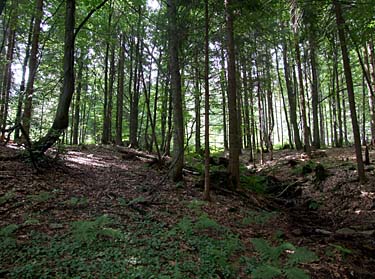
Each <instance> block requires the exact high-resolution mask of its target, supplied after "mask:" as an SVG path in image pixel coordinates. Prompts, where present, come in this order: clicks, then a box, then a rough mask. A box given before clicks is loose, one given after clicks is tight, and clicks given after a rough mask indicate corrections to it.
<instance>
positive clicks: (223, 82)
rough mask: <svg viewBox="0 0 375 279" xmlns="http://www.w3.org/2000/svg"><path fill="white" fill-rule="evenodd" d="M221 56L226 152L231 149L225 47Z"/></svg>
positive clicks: (222, 48)
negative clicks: (228, 125)
mask: <svg viewBox="0 0 375 279" xmlns="http://www.w3.org/2000/svg"><path fill="white" fill-rule="evenodd" d="M220 54H221V59H220V62H221V71H220V85H221V99H222V114H223V138H224V150H225V151H226V150H228V149H229V144H228V129H227V96H226V95H227V84H226V80H227V77H226V69H225V56H224V46H222V47H221V49H220Z"/></svg>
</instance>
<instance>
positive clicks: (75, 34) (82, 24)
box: [74, 0, 108, 39]
mask: <svg viewBox="0 0 375 279" xmlns="http://www.w3.org/2000/svg"><path fill="white" fill-rule="evenodd" d="M107 2H108V0H104V1H103V2H102V3H100V4H99V5H98V6H96V7H95V8H93V9H92V10H91V11H90V12H89V13H88V14H87V16H86V17H85V18H84V20H82V22H81V23H80V24H79V25H78V27H77V29H76V32H75V33H74V39H75V38H76V37H77V34H78V32H79V31H80V30H81V29H82V27H83V26H84V25H85V24H86V22H87V21H88V20H89V19H90V17H91V16H92V15H93V13H95V12H96V11H98V10H100V9H101V8H102V7H103V6H104V5H105V4H106V3H107Z"/></svg>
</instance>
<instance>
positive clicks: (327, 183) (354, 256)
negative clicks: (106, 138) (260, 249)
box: [0, 145, 375, 278]
mask: <svg viewBox="0 0 375 279" xmlns="http://www.w3.org/2000/svg"><path fill="white" fill-rule="evenodd" d="M19 152H20V150H18V149H17V148H16V146H13V145H8V146H7V147H3V146H2V147H0V197H4V196H5V195H6V194H7V193H9V192H12V193H13V196H12V197H11V198H10V199H9V200H7V201H5V202H3V203H0V216H1V217H0V228H1V227H4V226H6V225H8V224H22V223H24V222H25V220H26V219H27V218H30V216H32V215H36V214H37V215H38V219H39V221H40V223H39V224H38V225H30V226H29V227H24V228H23V229H22V230H20V231H18V232H17V237H18V239H19V241H22V240H24V239H25V238H27V230H29V229H30V227H32V226H34V227H33V229H37V230H40V231H43V232H44V233H47V234H50V235H52V234H55V233H56V231H59V230H63V229H64V226H65V225H64V224H68V223H69V222H72V221H75V220H81V219H83V218H87V219H89V218H91V217H92V216H99V215H102V214H109V215H116V216H119V218H122V219H123V222H129V221H130V219H129V218H128V215H127V214H124V212H123V208H122V207H120V206H119V204H118V198H119V197H125V198H126V200H136V199H137V198H139V197H142V200H140V202H136V203H134V204H133V205H132V207H131V208H129V210H132V211H136V212H139V213H141V214H144V213H147V212H152V213H153V218H154V219H155V220H159V221H160V222H164V223H167V224H170V225H171V226H172V224H174V223H176V221H177V220H179V219H181V218H182V217H184V216H186V215H189V214H190V213H191V212H190V209H189V208H187V207H186V202H188V201H192V200H199V199H201V197H202V189H201V188H200V187H197V186H196V185H197V180H199V179H200V178H199V176H197V175H194V174H191V173H186V174H185V177H184V182H183V183H179V184H177V185H176V184H175V183H172V182H170V181H169V180H168V179H167V175H168V168H167V167H163V168H158V167H156V166H150V165H149V163H148V160H147V159H145V158H141V157H137V156H135V157H132V158H129V157H128V158H126V157H124V156H123V154H122V153H120V152H119V151H118V150H116V149H115V148H113V147H109V146H107V147H101V146H83V147H71V148H67V150H66V151H65V153H64V154H62V155H59V156H58V159H54V158H55V155H56V154H54V152H51V154H50V155H49V156H50V157H51V159H50V160H49V161H48V163H43V164H42V165H41V166H40V169H39V171H36V170H35V168H34V167H33V166H32V164H30V162H27V161H25V160H24V159H22V158H21V157H20V156H17V154H19ZM22 152H25V151H22ZM268 157H269V154H265V158H266V163H265V164H264V165H262V166H261V165H259V164H256V166H255V167H254V165H253V163H248V162H247V153H246V152H244V154H243V155H242V158H241V160H242V162H243V164H244V165H245V166H246V168H245V170H244V175H245V176H249V177H250V176H254V175H256V176H262V177H267V181H268V182H267V183H268V185H269V187H270V190H269V193H267V194H256V193H252V192H250V191H249V190H241V191H237V192H231V191H221V190H220V189H218V190H213V191H212V193H211V194H212V202H210V203H205V204H204V205H203V207H202V209H203V210H204V211H205V212H206V213H207V214H208V215H209V216H210V218H212V219H214V220H216V221H217V222H218V223H220V224H222V225H224V226H226V227H228V228H230V229H231V230H232V231H233V232H234V233H236V234H238V235H239V236H240V239H241V241H242V242H243V243H244V245H245V246H246V247H247V248H246V249H245V250H244V251H245V252H244V253H249V255H250V254H251V253H252V251H253V249H252V244H251V242H250V239H251V238H254V237H262V238H266V239H269V240H270V241H273V240H272V239H273V238H274V236H275V235H282V237H283V239H284V240H285V241H289V242H291V243H294V244H296V245H299V246H305V247H308V248H309V249H310V250H312V251H314V252H315V253H316V254H317V255H318V256H319V260H317V261H314V262H313V263H309V264H306V265H305V266H304V268H306V269H307V270H308V271H309V272H310V274H311V276H312V278H375V168H374V161H375V160H373V161H372V163H371V164H370V165H369V166H366V173H367V178H368V181H367V182H366V183H363V184H362V183H360V182H359V181H358V179H357V177H356V170H355V162H354V150H353V149H352V148H340V149H327V150H323V151H320V152H316V153H315V154H314V156H313V158H312V159H311V160H309V159H308V158H306V157H305V156H304V155H303V154H300V153H297V152H295V151H290V150H283V151H276V152H275V153H274V160H273V161H267V158H268ZM370 158H373V159H375V152H374V151H372V152H371V153H370ZM317 165H321V166H322V167H323V172H324V175H323V177H322V178H317ZM272 187H274V188H272ZM42 192H48V193H54V198H53V199H52V200H48V201H46V202H43V201H38V200H35V201H34V202H31V203H30V202H26V199H27V197H32V196H33V195H34V196H35V195H36V194H40V193H42ZM72 197H84V198H85V199H87V202H88V204H89V206H82V208H78V209H77V207H74V208H71V207H69V206H67V205H66V203H65V204H64V202H65V201H66V200H69V199H71V198H72ZM254 209H256V210H259V209H261V210H264V211H277V212H278V214H277V218H272V220H271V221H270V222H264V223H260V224H253V225H251V226H239V225H238V220H242V219H243V218H244V215H245V212H248V211H249V210H254ZM166 212H168V213H173V215H172V216H173V217H171V214H165V213H166ZM56 224H63V225H62V226H63V227H60V226H57V225H56ZM0 277H1V276H0ZM243 278H246V277H245V275H244V277H243Z"/></svg>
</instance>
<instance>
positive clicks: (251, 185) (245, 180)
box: [240, 175, 267, 194]
mask: <svg viewBox="0 0 375 279" xmlns="http://www.w3.org/2000/svg"><path fill="white" fill-rule="evenodd" d="M240 183H241V186H242V187H243V188H245V189H248V190H250V191H253V192H255V193H259V194H264V193H265V192H266V187H265V186H266V184H267V178H266V177H265V176H261V175H241V177H240Z"/></svg>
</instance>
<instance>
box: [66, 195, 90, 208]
mask: <svg viewBox="0 0 375 279" xmlns="http://www.w3.org/2000/svg"><path fill="white" fill-rule="evenodd" d="M88 203H89V201H88V199H87V198H86V197H82V198H81V197H71V198H70V199H69V200H66V201H64V202H63V204H64V205H66V206H72V207H84V206H87V205H88Z"/></svg>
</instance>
